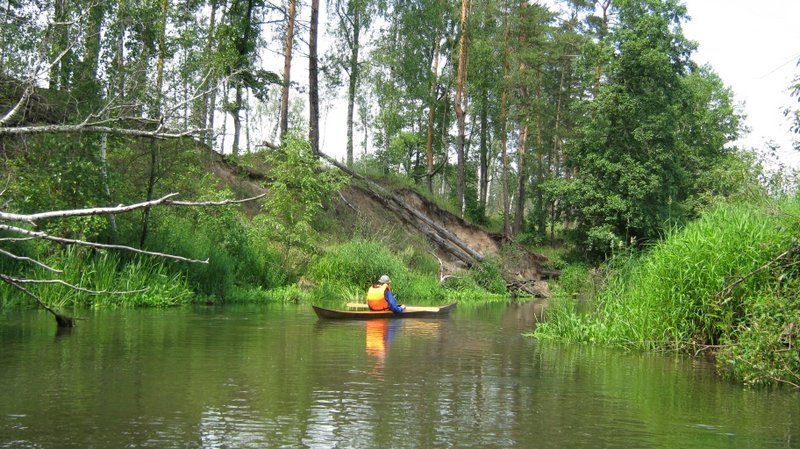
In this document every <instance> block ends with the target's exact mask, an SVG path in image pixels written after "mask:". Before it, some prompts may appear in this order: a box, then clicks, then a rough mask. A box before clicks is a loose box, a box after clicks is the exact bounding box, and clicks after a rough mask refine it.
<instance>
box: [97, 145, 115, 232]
mask: <svg viewBox="0 0 800 449" xmlns="http://www.w3.org/2000/svg"><path fill="white" fill-rule="evenodd" d="M107 152H108V133H102V134H100V179H101V181H102V183H103V196H105V200H106V204H108V205H109V206H110V205H111V188H110V187H109V185H108V158H107V157H106V154H107ZM108 224H109V225H110V226H111V243H114V242H115V241H116V239H117V218H116V216H115V215H113V214H110V215H108Z"/></svg>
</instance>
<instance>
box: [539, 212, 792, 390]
mask: <svg viewBox="0 0 800 449" xmlns="http://www.w3.org/2000/svg"><path fill="white" fill-rule="evenodd" d="M798 231H800V200H799V199H798V198H796V197H792V198H787V199H784V200H782V201H777V202H776V201H767V202H765V203H760V204H759V203H738V202H730V203H723V204H719V205H716V206H714V207H712V208H710V209H709V210H707V211H705V212H704V213H703V214H702V216H701V217H700V218H699V219H698V220H695V221H693V222H691V223H689V224H688V225H687V226H686V227H684V228H680V229H673V230H671V231H669V232H668V234H667V235H666V236H665V238H664V240H662V241H660V242H658V243H657V244H655V245H654V246H653V247H652V248H649V249H648V250H647V251H644V252H634V253H626V254H622V255H618V256H616V257H614V258H613V259H611V260H610V261H609V262H608V263H607V264H606V265H605V266H604V269H605V270H606V272H605V273H604V275H603V276H602V279H601V280H599V282H600V283H601V284H602V288H600V289H599V291H597V292H594V293H592V292H591V291H590V289H591V288H592V287H594V284H593V283H589V284H581V283H576V282H575V280H574V279H573V278H566V279H564V281H565V282H563V283H562V287H561V288H560V289H558V292H557V293H556V294H555V296H554V298H553V299H552V301H551V303H550V306H549V308H548V311H547V319H546V320H545V321H544V322H543V323H540V324H539V325H538V326H537V328H536V330H535V332H534V334H533V335H534V336H535V337H537V338H540V339H559V340H566V341H573V342H586V343H599V344H606V345H618V346H624V347H628V348H635V349H643V350H658V351H663V350H670V351H672V350H678V351H685V352H689V353H692V354H694V355H699V354H706V353H708V354H714V355H716V359H717V365H718V368H719V370H720V372H721V373H723V374H724V375H726V376H729V377H732V378H736V379H739V380H741V381H744V382H745V383H747V384H752V385H762V384H772V385H775V384H787V385H791V386H792V387H794V388H798V387H800V351H799V350H798V344H799V343H800V338H798V335H800V334H798V331H797V326H798V323H800V301H799V300H798V296H797V294H796V292H797V290H798V288H800V271H798V264H800V258H799V257H798V256H800V246H798V241H797V235H798ZM578 271H579V270H578ZM583 274H584V275H586V276H580V275H579V276H578V277H577V278H578V279H589V278H590V277H589V276H588V274H589V273H588V270H584V271H583ZM580 293H589V294H588V298H584V301H576V295H578V294H580Z"/></svg>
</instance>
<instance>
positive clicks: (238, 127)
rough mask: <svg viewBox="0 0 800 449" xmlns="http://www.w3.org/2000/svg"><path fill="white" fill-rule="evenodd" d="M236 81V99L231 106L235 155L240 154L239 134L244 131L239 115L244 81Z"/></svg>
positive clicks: (232, 149) (232, 146) (232, 145)
mask: <svg viewBox="0 0 800 449" xmlns="http://www.w3.org/2000/svg"><path fill="white" fill-rule="evenodd" d="M234 82H235V83H236V99H235V100H234V104H233V106H232V107H231V108H230V112H231V119H232V120H233V142H231V152H232V153H233V155H234V156H236V155H238V154H239V136H240V134H241V132H242V120H241V118H240V117H239V112H240V111H241V109H242V83H241V82H240V81H238V80H235V81H234Z"/></svg>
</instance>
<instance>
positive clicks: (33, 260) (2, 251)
mask: <svg viewBox="0 0 800 449" xmlns="http://www.w3.org/2000/svg"><path fill="white" fill-rule="evenodd" d="M0 254H2V255H4V256H6V257H9V258H11V259H14V260H19V261H21V262H28V263H32V264H34V265H36V266H39V267H41V268H44V269H45V270H47V271H51V272H53V273H63V272H64V271H63V270H59V269H57V268H53V267H51V266H49V265H46V264H44V263H42V262H39V261H38V260H36V259H31V258H30V257H25V256H18V255H16V254H14V253H10V252H8V251H6V250H4V249H2V248H0Z"/></svg>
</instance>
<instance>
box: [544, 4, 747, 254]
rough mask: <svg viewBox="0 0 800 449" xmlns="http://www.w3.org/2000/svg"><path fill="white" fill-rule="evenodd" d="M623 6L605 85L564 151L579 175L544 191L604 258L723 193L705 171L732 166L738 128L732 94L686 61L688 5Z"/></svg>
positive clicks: (682, 218)
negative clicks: (560, 202) (709, 195)
mask: <svg viewBox="0 0 800 449" xmlns="http://www.w3.org/2000/svg"><path fill="white" fill-rule="evenodd" d="M617 7H618V14H619V20H620V26H618V27H616V28H615V29H614V31H613V33H612V36H611V37H612V39H613V42H614V44H615V47H616V48H617V49H618V51H617V52H616V53H615V54H614V57H613V58H612V59H611V60H610V63H609V66H608V69H607V71H608V83H606V84H603V85H602V86H601V87H600V89H599V91H598V92H597V96H596V98H595V99H594V100H593V101H592V102H591V103H589V104H586V105H585V107H586V108H585V110H583V113H582V114H581V115H580V117H579V127H578V130H579V133H578V136H577V139H575V140H574V141H572V142H571V144H570V145H569V146H568V148H567V149H566V150H565V151H566V152H567V157H568V160H569V163H570V164H571V166H573V167H575V168H576V169H577V170H578V176H576V177H575V178H574V179H572V180H562V181H554V182H553V183H551V185H549V186H548V188H549V191H550V192H551V193H552V194H553V195H554V196H559V195H560V196H561V197H563V198H564V199H565V201H566V203H567V204H568V205H569V206H570V207H572V208H574V210H575V212H576V218H577V228H576V231H577V233H576V237H577V242H578V244H581V245H583V246H585V247H586V250H587V252H588V253H590V254H593V255H596V256H601V257H602V256H606V255H610V254H612V253H613V252H615V251H618V250H619V249H620V248H621V247H626V246H629V245H633V246H637V245H639V244H642V243H646V242H650V241H653V240H656V239H657V238H659V237H660V236H661V234H662V233H663V230H664V229H665V228H669V227H670V226H674V225H682V224H684V223H685V222H687V221H688V220H689V219H691V218H693V217H694V216H695V214H696V213H697V209H698V207H700V206H702V205H703V204H701V203H702V201H700V200H699V199H698V196H701V195H703V194H705V193H706V191H707V190H709V189H712V192H714V190H713V189H714V188H715V187H717V186H714V185H713V184H711V183H709V179H708V178H707V177H706V176H704V174H707V173H711V172H716V173H717V174H718V175H719V174H721V173H719V172H720V171H721V170H718V169H717V168H718V167H723V166H725V163H726V162H728V161H729V159H728V158H727V153H728V152H727V150H725V148H724V144H725V142H727V141H729V140H731V139H733V138H735V136H736V134H737V131H738V123H739V119H738V116H737V115H736V114H735V113H734V109H733V106H732V101H731V97H732V95H731V92H730V91H729V90H727V89H725V88H724V87H723V85H722V82H721V80H720V79H719V77H717V76H716V75H715V74H713V72H711V71H710V70H708V69H705V68H703V69H697V68H696V67H694V65H693V64H691V62H690V61H689V59H688V57H689V54H690V52H691V50H692V45H693V44H692V43H691V42H689V41H687V40H686V39H685V37H684V36H683V35H682V33H681V29H680V27H679V24H680V20H682V18H683V17H684V16H685V14H686V10H685V8H684V7H683V6H680V5H677V4H675V3H674V2H671V1H651V2H643V1H628V2H621V3H619V5H618V6H617ZM699 130H702V132H701V131H699ZM724 179H726V180H729V179H734V178H732V177H728V176H725V177H724ZM742 182H743V183H746V182H749V179H744V180H742ZM739 188H740V187H739V185H736V186H733V189H731V188H728V190H736V189H739ZM720 193H723V194H724V193H726V192H725V191H721V192H720Z"/></svg>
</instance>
